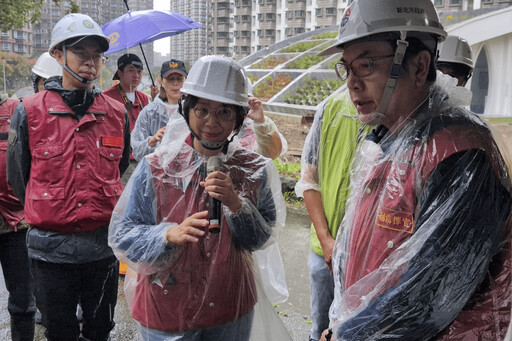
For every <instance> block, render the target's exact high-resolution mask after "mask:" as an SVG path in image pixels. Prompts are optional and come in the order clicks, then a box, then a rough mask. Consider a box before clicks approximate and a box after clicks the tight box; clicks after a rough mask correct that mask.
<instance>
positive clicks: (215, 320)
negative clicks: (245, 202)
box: [131, 151, 261, 332]
mask: <svg viewBox="0 0 512 341" xmlns="http://www.w3.org/2000/svg"><path fill="white" fill-rule="evenodd" d="M243 153H244V154H245V155H247V153H249V157H253V159H254V158H259V157H260V156H259V155H258V154H255V153H252V152H248V151H244V152H243ZM192 158H193V156H192V155H191V154H190V153H183V152H182V153H180V154H178V155H177V156H176V158H175V161H173V162H171V163H169V165H168V169H161V168H159V167H158V168H157V167H151V172H152V175H153V181H154V188H155V196H156V205H157V207H158V209H159V211H158V213H157V214H158V216H157V222H158V223H160V222H161V221H162V220H163V219H164V217H165V221H174V222H181V221H183V220H184V219H185V218H187V217H188V216H190V215H191V214H193V213H195V212H200V211H203V210H207V209H208V208H207V204H208V197H207V194H206V192H205V191H204V188H203V187H201V186H200V185H199V181H201V175H200V174H199V173H197V172H196V173H195V174H194V175H193V176H192V180H191V181H190V182H189V183H188V185H186V184H183V183H182V182H181V181H180V179H179V178H178V177H175V176H169V175H168V172H169V173H172V174H180V172H181V170H182V169H181V168H182V167H183V166H185V168H187V167H190V164H191V163H192V162H193V161H192ZM244 160H245V157H244V159H241V158H240V157H239V156H237V152H235V155H234V156H233V157H232V158H230V159H229V160H228V161H227V162H226V163H225V164H224V167H225V169H226V171H225V172H226V174H228V175H229V176H230V177H231V178H232V179H233V185H234V186H235V190H236V191H237V193H244V196H245V197H246V198H247V199H249V200H250V201H251V202H253V203H256V202H257V200H258V199H257V196H258V193H259V186H260V183H259V181H257V180H256V181H254V180H249V179H251V178H252V179H254V176H253V174H254V173H256V172H257V171H261V170H258V169H257V167H255V164H257V163H258V162H256V163H251V161H250V160H248V159H247V162H244ZM148 161H149V162H150V164H151V163H158V161H156V157H155V156H153V155H151V156H148ZM240 165H243V167H241V166H240ZM192 167H194V166H192ZM185 172H186V171H185ZM188 177H189V176H188V175H187V179H188ZM185 185H186V189H185V192H183V186H185ZM206 236H208V237H207V238H201V239H200V241H199V242H198V243H187V244H186V245H185V246H182V247H180V250H179V251H178V254H179V258H178V259H177V260H176V261H174V262H172V263H170V265H169V268H168V269H166V270H162V271H160V272H159V273H158V274H156V275H151V276H141V275H139V277H138V285H137V288H136V293H135V297H134V301H133V303H132V307H131V309H132V315H133V317H134V318H135V319H136V320H138V321H139V322H140V323H141V324H142V325H144V326H146V327H149V328H152V329H157V330H163V331H166V332H171V331H184V330H189V329H202V328H207V327H211V326H214V325H219V324H224V323H227V322H229V321H233V320H235V319H237V318H239V317H241V316H243V315H245V314H247V313H248V312H250V311H251V310H252V309H253V307H254V305H255V303H256V300H257V294H256V287H255V283H254V278H253V263H252V256H251V254H250V253H249V252H248V251H242V250H240V249H238V248H236V247H235V246H234V245H233V242H232V241H231V235H230V231H229V228H228V223H227V221H226V219H225V217H224V216H223V217H222V229H221V232H220V233H219V234H208V232H206ZM156 278H158V279H159V282H160V283H161V284H157V283H155V280H156Z"/></svg>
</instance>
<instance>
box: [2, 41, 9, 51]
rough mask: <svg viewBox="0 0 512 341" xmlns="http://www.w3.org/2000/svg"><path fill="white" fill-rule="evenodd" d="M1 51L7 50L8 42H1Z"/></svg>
mask: <svg viewBox="0 0 512 341" xmlns="http://www.w3.org/2000/svg"><path fill="white" fill-rule="evenodd" d="M2 51H9V43H2Z"/></svg>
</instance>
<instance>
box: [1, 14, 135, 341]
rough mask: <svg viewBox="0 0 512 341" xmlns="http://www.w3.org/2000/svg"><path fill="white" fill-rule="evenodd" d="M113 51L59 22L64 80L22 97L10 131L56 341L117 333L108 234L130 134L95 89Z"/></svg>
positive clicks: (90, 31)
mask: <svg viewBox="0 0 512 341" xmlns="http://www.w3.org/2000/svg"><path fill="white" fill-rule="evenodd" d="M108 47H109V40H108V38H107V37H106V36H105V35H104V34H103V32H102V31H101V28H100V27H99V26H98V24H97V23H95V22H94V21H93V20H92V19H91V18H90V17H88V16H86V15H82V14H76V13H73V14H68V15H66V16H65V17H63V18H62V19H61V20H60V21H59V22H58V23H57V24H56V25H55V27H54V29H53V32H52V40H51V44H50V48H49V52H50V54H51V55H52V56H53V57H54V58H55V59H56V60H57V62H59V64H60V65H62V68H63V75H62V78H61V77H50V78H49V79H48V80H47V81H46V82H45V89H46V90H43V91H41V92H38V93H37V94H35V95H33V96H29V97H26V98H24V99H23V100H22V102H21V103H20V104H19V105H18V106H17V107H16V110H15V112H14V114H13V118H12V122H11V129H10V131H9V140H8V150H7V177H8V183H9V185H11V187H12V188H13V191H14V193H15V195H16V196H17V197H18V198H19V199H20V201H21V202H22V203H24V206H25V207H24V209H25V210H24V213H25V221H26V223H27V224H28V225H29V226H30V227H29V229H28V232H27V248H28V256H29V259H30V264H31V270H32V274H33V276H34V284H35V295H36V299H37V305H38V308H39V310H40V311H41V313H42V315H43V325H44V326H45V327H46V338H47V339H48V340H51V341H55V340H58V341H61V340H62V341H64V340H66V341H72V340H79V338H80V340H108V338H109V333H110V331H111V330H112V328H113V327H114V321H113V315H114V308H115V305H116V301H117V283H118V276H119V275H118V262H117V260H116V258H115V257H114V255H113V252H112V250H111V249H110V247H109V246H108V244H107V235H108V223H109V221H110V216H111V213H112V209H113V208H114V205H115V203H116V202H117V199H118V198H119V195H120V194H121V192H122V185H121V181H120V177H121V174H122V173H123V172H124V170H125V169H126V168H127V166H128V163H129V153H130V148H129V146H130V128H129V123H128V117H127V114H126V112H125V109H124V107H123V106H122V105H121V104H120V103H118V102H116V101H112V100H111V99H110V98H109V97H107V96H104V95H102V94H101V92H100V91H98V90H97V89H95V88H94V87H93V85H92V82H93V81H94V80H95V79H96V78H97V77H98V76H99V75H100V71H101V68H102V67H103V64H104V57H103V53H104V52H105V51H106V50H107V49H108ZM78 302H80V304H81V306H82V309H83V324H82V328H80V325H79V323H78V321H77V318H76V315H75V312H76V306H77V303H78Z"/></svg>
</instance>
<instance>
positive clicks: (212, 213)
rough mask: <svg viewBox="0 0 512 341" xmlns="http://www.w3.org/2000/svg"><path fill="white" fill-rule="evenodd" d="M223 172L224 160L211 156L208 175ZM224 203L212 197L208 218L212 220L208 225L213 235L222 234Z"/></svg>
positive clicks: (207, 167)
mask: <svg viewBox="0 0 512 341" xmlns="http://www.w3.org/2000/svg"><path fill="white" fill-rule="evenodd" d="M220 170H222V160H221V159H220V157H218V156H210V158H208V163H207V165H206V171H207V173H208V174H210V173H213V172H216V171H220ZM221 205H222V203H221V202H220V201H219V200H217V199H215V198H212V197H210V204H209V207H208V216H209V218H210V225H208V231H209V232H211V233H219V232H220V214H221Z"/></svg>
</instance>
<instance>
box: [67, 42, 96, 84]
mask: <svg viewBox="0 0 512 341" xmlns="http://www.w3.org/2000/svg"><path fill="white" fill-rule="evenodd" d="M62 52H63V53H64V66H63V67H62V68H63V69H64V70H66V71H67V72H69V74H70V75H71V76H73V77H74V78H75V79H76V80H78V81H79V82H80V83H83V84H91V83H92V82H94V79H93V80H88V79H86V78H83V77H80V76H79V75H78V74H77V73H76V72H75V71H73V70H71V68H70V67H69V66H68V55H67V53H66V45H65V44H62ZM95 79H96V78H95Z"/></svg>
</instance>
